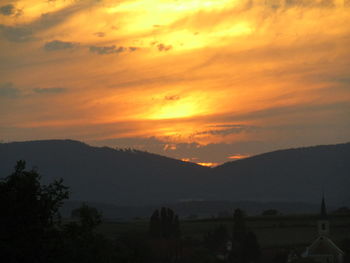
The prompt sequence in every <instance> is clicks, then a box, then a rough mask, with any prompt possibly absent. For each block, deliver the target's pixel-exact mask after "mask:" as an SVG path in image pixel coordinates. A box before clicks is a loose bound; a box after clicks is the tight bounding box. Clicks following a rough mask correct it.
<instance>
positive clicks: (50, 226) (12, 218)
mask: <svg viewBox="0 0 350 263" xmlns="http://www.w3.org/2000/svg"><path fill="white" fill-rule="evenodd" d="M25 166H26V164H25V162H24V161H18V162H17V165H16V166H15V171H14V173H13V174H11V175H10V176H8V177H6V178H5V179H3V180H1V182H0V211H1V214H0V252H1V260H2V261H4V262H52V261H54V260H55V255H56V254H57V253H58V251H57V250H58V247H59V244H60V232H59V227H60V225H61V224H60V223H61V221H60V216H59V213H58V209H59V208H60V207H61V206H62V204H63V200H64V199H67V198H68V188H67V187H66V186H64V185H63V181H62V180H58V181H54V182H53V183H51V184H49V185H42V184H41V183H40V175H39V174H38V172H37V171H36V170H34V169H32V170H30V171H26V170H25Z"/></svg>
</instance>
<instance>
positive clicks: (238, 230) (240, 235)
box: [232, 208, 247, 243]
mask: <svg viewBox="0 0 350 263" xmlns="http://www.w3.org/2000/svg"><path fill="white" fill-rule="evenodd" d="M244 217H245V214H244V212H243V210H241V209H239V208H238V209H236V210H235V212H234V214H233V227H232V241H233V242H238V243H242V242H243V241H244V239H245V237H246V234H247V227H246V225H245V218H244Z"/></svg>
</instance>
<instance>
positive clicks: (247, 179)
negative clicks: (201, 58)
mask: <svg viewBox="0 0 350 263" xmlns="http://www.w3.org/2000/svg"><path fill="white" fill-rule="evenodd" d="M213 170H214V173H215V174H216V176H217V177H218V178H220V179H219V181H220V182H219V185H220V189H221V192H222V193H223V196H222V197H223V199H226V198H230V199H236V198H239V199H248V200H265V201H267V200H268V201H270V200H279V201H292V200H294V201H303V202H311V203H317V202H318V201H319V200H320V198H321V195H322V192H323V191H324V192H325V195H326V199H327V202H328V203H329V204H337V205H340V204H344V205H349V204H350V191H349V189H350V143H346V144H338V145H325V146H314V147H306V148H297V149H289V150H280V151H275V152H270V153H265V154H261V155H257V156H253V157H251V158H247V159H242V160H239V161H234V162H228V163H225V164H223V165H221V166H218V167H216V168H214V169H213Z"/></svg>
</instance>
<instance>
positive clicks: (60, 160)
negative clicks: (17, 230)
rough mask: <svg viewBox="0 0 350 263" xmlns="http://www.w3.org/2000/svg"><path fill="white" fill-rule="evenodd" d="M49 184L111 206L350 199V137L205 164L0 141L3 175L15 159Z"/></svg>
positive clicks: (78, 145) (70, 144) (76, 145)
mask: <svg viewBox="0 0 350 263" xmlns="http://www.w3.org/2000/svg"><path fill="white" fill-rule="evenodd" d="M19 159H23V160H26V162H27V167H29V168H30V167H38V171H39V173H40V174H41V175H42V181H43V182H44V183H48V182H51V181H52V180H53V179H56V178H61V177H62V178H63V179H64V183H65V184H66V185H68V186H69V187H70V189H71V197H70V199H71V200H77V201H89V202H97V203H98V202H100V203H108V204H112V205H123V206H126V205H154V204H161V203H172V202H178V201H186V200H187V201H193V200H194V201H196V200H197V201H198V200H228V201H240V200H249V201H263V202H278V201H283V202H307V203H319V200H320V196H321V195H322V191H324V192H325V194H326V197H327V202H328V203H329V204H332V205H349V204H350V192H349V186H350V143H347V144H338V145H329V146H315V147H307V148H298V149H289V150H281V151H276V152H271V153H266V154H262V155H258V156H254V157H250V158H247V159H243V160H239V161H234V162H229V163H225V164H223V165H221V166H218V167H216V168H207V167H202V166H199V165H197V164H193V163H189V162H183V161H180V160H175V159H171V158H168V157H164V156H160V155H156V154H152V153H148V152H142V151H136V150H120V149H112V148H108V147H92V146H89V145H87V144H84V143H82V142H78V141H72V140H46V141H29V142H13V143H1V144H0V160H1V161H0V177H5V176H7V175H9V174H11V172H12V171H13V167H14V165H15V163H16V161H17V160H19Z"/></svg>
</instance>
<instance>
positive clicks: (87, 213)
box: [72, 203, 102, 231]
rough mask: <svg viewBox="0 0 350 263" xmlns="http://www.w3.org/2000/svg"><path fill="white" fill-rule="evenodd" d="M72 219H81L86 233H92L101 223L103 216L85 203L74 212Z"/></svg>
mask: <svg viewBox="0 0 350 263" xmlns="http://www.w3.org/2000/svg"><path fill="white" fill-rule="evenodd" d="M72 218H76V219H79V222H80V225H81V227H82V228H83V229H84V231H92V230H94V229H95V228H96V227H97V226H98V225H99V224H100V223H101V220H102V215H101V213H100V212H99V211H98V210H97V209H96V208H94V207H90V206H88V205H87V204H85V203H83V204H82V206H81V207H80V208H77V209H74V210H73V211H72Z"/></svg>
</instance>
